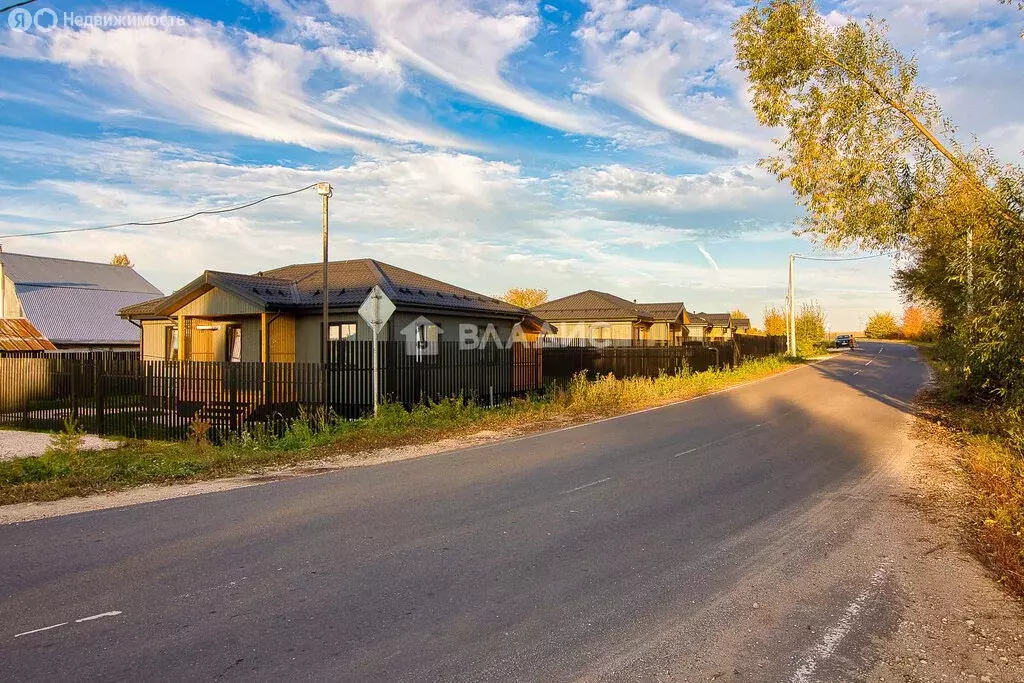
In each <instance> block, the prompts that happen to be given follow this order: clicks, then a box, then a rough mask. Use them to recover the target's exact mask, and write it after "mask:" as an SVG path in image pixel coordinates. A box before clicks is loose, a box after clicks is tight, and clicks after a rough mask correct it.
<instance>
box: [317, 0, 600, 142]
mask: <svg viewBox="0 0 1024 683" xmlns="http://www.w3.org/2000/svg"><path fill="white" fill-rule="evenodd" d="M327 4H328V6H329V7H330V8H331V10H332V11H334V12H335V13H336V14H338V15H340V16H343V17H348V18H353V19H357V20H359V21H361V22H363V23H364V24H365V25H366V26H367V27H368V28H369V30H370V31H371V33H372V35H373V37H374V39H375V41H376V43H377V45H378V46H379V48H380V49H383V50H386V51H387V52H388V53H390V54H393V55H394V56H395V57H396V58H397V59H399V60H401V61H402V62H403V63H404V64H408V65H409V66H410V67H412V68H414V69H417V70H419V71H422V72H424V73H426V74H429V75H430V76H432V77H434V78H436V79H438V80H440V81H443V82H444V83H445V84H447V85H448V86H450V87H452V88H455V89H456V90H460V91H462V92H464V93H467V94H469V95H472V96H473V97H476V98H479V99H480V100H483V101H484V102H487V103H489V104H492V105H495V106H497V107H500V108H501V109H504V110H507V111H510V112H513V113H515V114H519V115H521V116H523V117H525V118H527V119H529V120H531V121H535V122H537V123H541V124H544V125H546V126H550V127H552V128H556V129H559V130H564V131H570V132H576V133H596V132H598V130H599V128H600V127H601V126H600V124H599V122H598V120H597V119H596V118H595V117H594V116H592V115H591V114H589V113H588V112H586V111H583V110H581V109H580V108H579V107H574V106H573V105H572V103H571V102H569V101H567V100H561V101H559V100H557V99H553V98H551V97H547V96H544V95H541V94H539V93H537V92H532V91H530V90H528V89H527V88H525V87H524V86H521V85H512V84H511V83H509V81H508V80H507V79H506V77H505V74H504V71H505V68H506V65H507V62H508V60H509V58H510V57H511V56H512V55H513V54H515V53H516V52H518V51H520V50H522V49H524V48H526V47H527V46H528V45H529V44H530V41H531V39H532V38H533V37H534V36H535V35H536V33H537V31H538V26H539V19H538V16H537V7H536V5H531V4H529V3H525V2H507V3H493V4H492V3H484V4H483V6H475V5H473V4H472V3H471V2H468V1H465V0H379V1H378V2H365V1H364V0H327Z"/></svg>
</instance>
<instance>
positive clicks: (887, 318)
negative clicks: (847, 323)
mask: <svg viewBox="0 0 1024 683" xmlns="http://www.w3.org/2000/svg"><path fill="white" fill-rule="evenodd" d="M864 336H865V337H867V338H868V339H896V338H898V337H899V336H900V325H899V323H897V322H896V316H894V315H893V314H892V313H889V312H888V311H882V312H878V311H876V312H875V313H872V314H871V317H869V318H868V323H867V325H865V326H864Z"/></svg>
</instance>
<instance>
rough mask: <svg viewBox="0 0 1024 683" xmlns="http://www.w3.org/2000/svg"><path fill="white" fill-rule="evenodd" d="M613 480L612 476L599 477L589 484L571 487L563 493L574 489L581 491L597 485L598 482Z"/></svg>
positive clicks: (563, 493) (563, 492)
mask: <svg viewBox="0 0 1024 683" xmlns="http://www.w3.org/2000/svg"><path fill="white" fill-rule="evenodd" d="M611 480H612V478H611V477H605V478H604V479H598V480H597V481H592V482H590V483H589V484H584V485H583V486H577V487H576V488H574V489H569V490H568V491H562V495H565V494H566V493H572V492H573V491H581V490H583V489H586V488H590V487H591V486H597V485H598V484H603V483H605V482H606V481H611Z"/></svg>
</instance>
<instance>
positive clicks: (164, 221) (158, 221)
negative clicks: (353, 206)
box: [0, 183, 317, 240]
mask: <svg viewBox="0 0 1024 683" xmlns="http://www.w3.org/2000/svg"><path fill="white" fill-rule="evenodd" d="M316 185H317V184H316V183H313V184H311V185H306V186H305V187H300V188H299V189H297V190H289V191H287V192H278V193H276V194H271V195H267V196H266V197H260V198H259V199H255V200H253V201H251V202H246V203H245V204H239V205H237V206H226V207H223V208H220V209H203V210H202V211H193V212H192V213H189V214H185V215H182V216H169V217H165V218H154V219H151V220H145V221H127V222H125V223H114V224H113V225H95V226H90V227H86V228H66V229H63V230H42V231H39V232H19V233H14V234H11V235H0V240H6V239H14V238H16V237H43V236H46V235H65V234H68V233H73V232H93V231H96V230H114V229H116V228H128V227H148V226H154V225H169V224H171V223H180V222H181V221H187V220H188V219H190V218H195V217H196V216H211V215H215V214H221V213H230V212H232V211H241V210H242V209H248V208H249V207H251V206H256V205H257V204H262V203H263V202H265V201H268V200H270V199H278V198H280V197H288V196H290V195H293V194H298V193H300V192H305V191H306V190H310V189H312V188H314V187H316Z"/></svg>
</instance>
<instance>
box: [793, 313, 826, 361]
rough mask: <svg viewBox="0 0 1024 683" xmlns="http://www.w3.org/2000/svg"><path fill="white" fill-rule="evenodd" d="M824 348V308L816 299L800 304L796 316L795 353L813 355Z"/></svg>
mask: <svg viewBox="0 0 1024 683" xmlns="http://www.w3.org/2000/svg"><path fill="white" fill-rule="evenodd" d="M826 348H828V343H827V342H826V340H825V310H824V309H823V308H822V307H821V304H819V303H818V302H817V301H811V302H809V303H804V304H802V305H801V306H800V313H799V315H797V316H796V350H797V353H798V354H799V355H801V356H814V355H817V354H818V353H821V352H823V351H824V349H826Z"/></svg>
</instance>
